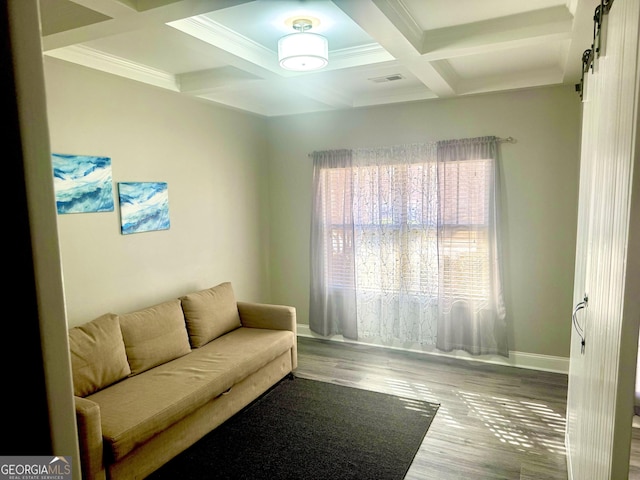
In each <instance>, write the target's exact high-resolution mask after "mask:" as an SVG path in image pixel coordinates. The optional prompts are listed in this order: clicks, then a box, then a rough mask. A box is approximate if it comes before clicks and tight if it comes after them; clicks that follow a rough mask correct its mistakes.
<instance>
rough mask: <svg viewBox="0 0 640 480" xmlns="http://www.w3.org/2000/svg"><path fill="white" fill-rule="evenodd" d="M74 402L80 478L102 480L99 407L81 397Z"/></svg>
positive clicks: (103, 473) (102, 460) (103, 470)
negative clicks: (80, 470)
mask: <svg viewBox="0 0 640 480" xmlns="http://www.w3.org/2000/svg"><path fill="white" fill-rule="evenodd" d="M74 400H75V405H76V423H77V427H78V444H79V447H80V467H81V468H82V478H83V479H84V480H94V479H95V480H104V479H105V478H106V471H105V467H104V457H103V446H102V425H101V422H100V406H99V405H98V404H97V403H95V402H92V401H91V400H88V399H86V398H82V397H75V398H74Z"/></svg>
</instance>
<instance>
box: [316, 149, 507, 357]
mask: <svg viewBox="0 0 640 480" xmlns="http://www.w3.org/2000/svg"><path fill="white" fill-rule="evenodd" d="M496 144H497V141H496V139H495V137H481V138H478V139H463V140H452V141H444V142H432V143H423V144H413V145H399V146H391V147H380V148H375V149H360V150H332V151H325V152H314V154H313V159H314V169H313V186H314V191H313V193H314V197H313V212H312V223H311V285H310V301H309V327H310V328H311V330H312V331H314V332H316V333H319V334H321V335H333V334H342V335H344V336H345V337H347V338H350V339H355V340H358V339H361V338H367V339H378V338H380V339H383V340H385V341H386V340H393V341H395V340H400V341H402V342H420V343H428V344H435V345H436V347H437V348H438V349H441V350H445V351H451V350H452V349H455V348H461V349H464V350H466V351H468V352H469V353H472V354H480V353H498V354H501V355H508V349H507V342H506V326H505V325H506V322H505V318H506V313H505V309H504V302H503V300H502V293H501V292H502V287H501V285H500V282H501V279H500V269H499V266H498V261H499V258H498V235H497V226H496V220H495V219H496V218H497V214H496V211H497V206H496V204H495V201H496V198H499V196H498V195H497V193H496V189H497V184H496V182H495V178H496V158H497V147H496Z"/></svg>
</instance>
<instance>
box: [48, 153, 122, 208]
mask: <svg viewBox="0 0 640 480" xmlns="http://www.w3.org/2000/svg"><path fill="white" fill-rule="evenodd" d="M52 164H53V186H54V191H55V195H56V208H57V210H58V213H91V212H112V211H113V208H114V206H113V204H114V202H113V183H112V180H111V158H109V157H96V156H92V155H66V154H60V153H53V154H52Z"/></svg>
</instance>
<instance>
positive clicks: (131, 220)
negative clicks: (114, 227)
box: [118, 182, 170, 235]
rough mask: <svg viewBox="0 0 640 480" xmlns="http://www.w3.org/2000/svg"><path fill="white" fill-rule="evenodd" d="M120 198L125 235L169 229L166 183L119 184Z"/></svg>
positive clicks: (123, 232) (122, 229)
mask: <svg viewBox="0 0 640 480" xmlns="http://www.w3.org/2000/svg"><path fill="white" fill-rule="evenodd" d="M118 197H119V199H120V223H121V231H122V234H123V235H128V234H131V233H140V232H150V231H154V230H168V229H169V226H170V222H169V191H168V187H167V183H166V182H119V183H118Z"/></svg>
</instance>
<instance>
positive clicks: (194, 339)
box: [180, 282, 240, 348]
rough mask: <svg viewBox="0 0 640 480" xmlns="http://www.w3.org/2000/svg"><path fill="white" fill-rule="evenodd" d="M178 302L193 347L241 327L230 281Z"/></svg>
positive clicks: (200, 345)
mask: <svg viewBox="0 0 640 480" xmlns="http://www.w3.org/2000/svg"><path fill="white" fill-rule="evenodd" d="M180 300H181V301H182V310H183V311H184V318H185V320H186V322H187V331H188V332H189V340H190V341H191V346H192V347H193V348H198V347H202V346H203V345H205V344H207V343H208V342H210V341H211V340H214V339H216V338H218V337H219V336H220V335H224V334H225V333H228V332H230V331H231V330H235V329H236V328H238V327H240V315H239V314H238V305H237V304H236V297H235V294H234V293H233V287H232V286H231V283H230V282H225V283H221V284H220V285H216V286H215V287H211V288H208V289H206V290H200V291H198V292H194V293H191V294H189V295H185V296H184V297H182V298H181V299H180Z"/></svg>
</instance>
